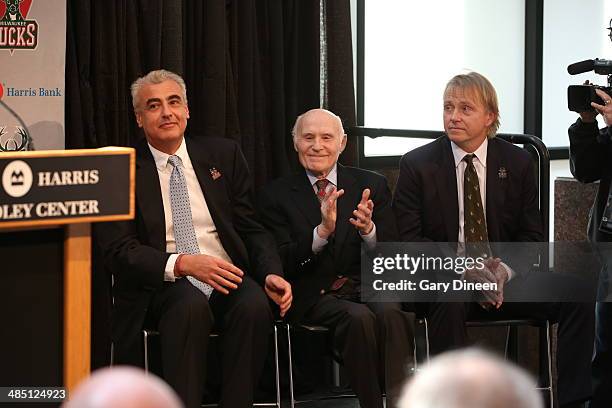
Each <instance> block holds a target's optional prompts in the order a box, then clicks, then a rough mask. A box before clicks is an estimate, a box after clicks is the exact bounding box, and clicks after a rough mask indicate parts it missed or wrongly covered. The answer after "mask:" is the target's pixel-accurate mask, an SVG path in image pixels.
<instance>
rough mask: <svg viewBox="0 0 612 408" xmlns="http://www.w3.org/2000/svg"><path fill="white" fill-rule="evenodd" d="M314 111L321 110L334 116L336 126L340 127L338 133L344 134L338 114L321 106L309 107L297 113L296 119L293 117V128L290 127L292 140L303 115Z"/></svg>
mask: <svg viewBox="0 0 612 408" xmlns="http://www.w3.org/2000/svg"><path fill="white" fill-rule="evenodd" d="M314 111H322V112H325V113H327V114H328V115H330V116H331V117H333V118H335V119H337V120H338V127H339V128H340V135H344V126H342V118H340V116H338V115H336V114H335V113H334V112H332V111H330V110H327V109H323V108H316V109H310V110H308V111H306V112H304V113H302V114H301V115H299V116H298V117H297V118H296V119H295V123H294V124H293V128H292V129H291V136H292V137H293V140H295V137H296V136H297V130H298V127H299V125H300V122H301V121H302V118H303V117H304V116H306V115H307V114H309V113H311V112H314Z"/></svg>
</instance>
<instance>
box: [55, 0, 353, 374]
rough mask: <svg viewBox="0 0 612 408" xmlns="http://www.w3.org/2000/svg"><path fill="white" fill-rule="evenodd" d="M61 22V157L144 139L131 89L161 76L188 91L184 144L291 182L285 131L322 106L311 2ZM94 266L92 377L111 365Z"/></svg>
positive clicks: (104, 283) (103, 285) (149, 8)
mask: <svg viewBox="0 0 612 408" xmlns="http://www.w3.org/2000/svg"><path fill="white" fill-rule="evenodd" d="M67 16H68V19H67V35H66V85H65V86H66V109H65V112H66V114H65V115H66V117H65V127H66V147H67V148H68V149H73V148H95V147H101V146H108V145H117V146H130V145H132V144H133V143H134V142H135V141H136V140H137V139H138V138H139V137H142V135H141V132H140V131H139V129H138V128H137V126H136V123H135V120H134V117H133V112H132V105H131V96H130V94H129V86H130V84H131V83H132V82H133V81H134V80H135V79H136V78H137V77H139V76H141V75H143V74H144V73H146V72H148V71H150V70H153V69H158V68H165V69H169V70H171V71H174V72H177V73H178V74H181V75H182V76H183V77H184V79H185V81H186V83H187V89H188V102H189V110H190V116H191V118H190V120H189V124H188V132H189V133H191V134H192V135H196V136H197V137H208V136H220V137H229V138H232V139H234V140H236V141H238V142H239V143H240V145H241V146H242V148H243V150H244V153H245V156H246V158H247V161H248V163H249V167H250V169H251V173H252V174H251V176H252V178H253V182H254V185H255V186H256V187H257V186H260V185H262V184H263V183H265V182H266V181H268V180H270V179H272V178H275V177H279V176H281V175H284V174H287V173H288V172H289V171H291V168H292V166H293V165H295V163H296V155H295V152H294V151H293V144H292V142H291V136H290V129H291V127H292V125H293V121H294V120H295V117H296V116H297V115H298V114H299V113H302V112H303V111H305V110H307V109H310V108H314V107H318V106H319V0H266V1H263V0H233V1H232V0H226V1H223V0H207V1H202V0H117V1H110V2H109V1H106V2H101V1H94V0H68V2H67ZM349 36H350V34H349ZM94 238H95V228H94ZM94 241H95V239H94ZM93 263H94V266H93V289H92V291H93V294H92V298H93V305H92V313H93V316H92V341H93V344H92V367H93V368H96V367H100V366H103V365H106V364H108V362H109V356H110V350H109V344H110V340H109V339H110V337H109V320H110V318H109V316H110V307H111V291H110V275H109V274H108V273H106V272H105V271H104V269H103V267H102V265H101V263H100V257H99V252H98V248H96V247H95V244H94V259H93Z"/></svg>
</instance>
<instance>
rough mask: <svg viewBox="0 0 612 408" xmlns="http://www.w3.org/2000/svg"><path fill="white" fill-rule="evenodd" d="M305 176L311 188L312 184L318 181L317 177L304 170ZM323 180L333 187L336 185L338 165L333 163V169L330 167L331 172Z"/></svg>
mask: <svg viewBox="0 0 612 408" xmlns="http://www.w3.org/2000/svg"><path fill="white" fill-rule="evenodd" d="M306 175H307V176H308V180H309V181H310V185H311V186H313V185H314V183H316V182H317V180H319V179H318V178H317V176H315V175H314V174H312V173H311V172H310V171H308V170H306ZM325 178H326V179H327V181H329V182H330V183H332V184H333V185H334V186H337V185H338V163H334V167H332V169H331V171H330V172H329V174H328V175H327V177H325Z"/></svg>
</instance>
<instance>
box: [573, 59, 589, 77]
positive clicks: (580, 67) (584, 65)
mask: <svg viewBox="0 0 612 408" xmlns="http://www.w3.org/2000/svg"><path fill="white" fill-rule="evenodd" d="M594 67H595V61H593V60H592V59H589V60H584V61H580V62H576V63H574V64H571V65H568V67H567V73H568V74H570V75H576V74H582V73H583V72H589V71H592V70H593V68H594Z"/></svg>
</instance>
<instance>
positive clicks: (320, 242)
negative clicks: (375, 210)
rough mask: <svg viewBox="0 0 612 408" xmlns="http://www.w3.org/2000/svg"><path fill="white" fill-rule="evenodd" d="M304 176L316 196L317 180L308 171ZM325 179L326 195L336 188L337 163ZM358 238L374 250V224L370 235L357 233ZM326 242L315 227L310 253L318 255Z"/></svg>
mask: <svg viewBox="0 0 612 408" xmlns="http://www.w3.org/2000/svg"><path fill="white" fill-rule="evenodd" d="M306 175H307V176H308V180H309V181H310V185H311V186H312V189H313V191H314V192H315V194H316V193H317V191H318V188H317V186H316V184H315V183H316V182H317V181H318V180H319V179H318V178H317V177H316V176H315V175H313V174H312V173H311V172H310V171H308V170H306ZM326 179H327V181H329V184H328V185H327V187H326V188H325V193H326V194H328V193H329V192H330V191H331V190H332V189H333V188H334V187H337V186H338V164H337V163H336V164H334V167H333V168H332V169H331V171H330V172H329V174H328V175H327V177H326ZM340 199H342V197H341V198H340ZM336 222H337V220H336ZM359 236H360V237H361V239H362V240H363V242H365V244H366V245H367V247H368V248H369V249H372V248H374V247H375V246H376V224H374V221H372V231H370V233H369V234H367V235H362V234H361V233H359ZM327 242H328V240H327V239H325V238H323V237H321V236H320V235H319V233H318V232H317V227H315V228H314V230H313V231H312V252H313V253H315V254H318V253H319V252H321V251H322V250H323V247H325V245H327Z"/></svg>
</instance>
